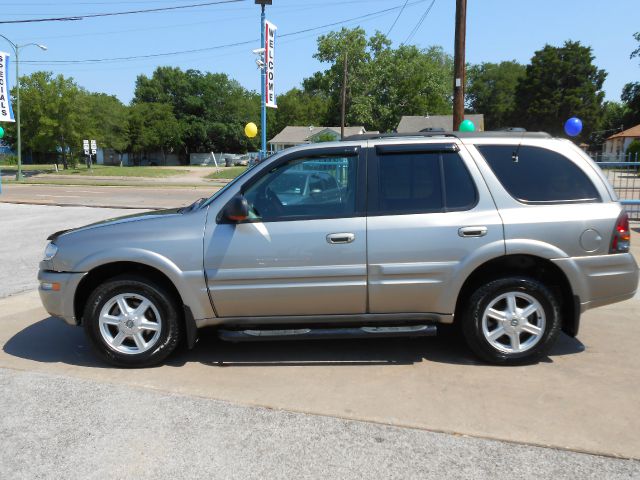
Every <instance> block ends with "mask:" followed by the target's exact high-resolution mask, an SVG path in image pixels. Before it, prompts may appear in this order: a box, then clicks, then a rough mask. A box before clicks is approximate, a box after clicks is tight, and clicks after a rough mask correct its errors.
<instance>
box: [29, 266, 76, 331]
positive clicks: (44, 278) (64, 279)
mask: <svg viewBox="0 0 640 480" xmlns="http://www.w3.org/2000/svg"><path fill="white" fill-rule="evenodd" d="M85 275H86V273H65V272H52V271H50V270H40V271H39V272H38V281H39V282H40V288H38V292H39V293H40V300H41V301H42V305H44V308H45V310H47V312H49V315H51V316H52V317H58V318H61V319H63V320H64V321H65V322H67V323H68V324H69V325H78V320H77V319H76V315H75V309H74V306H73V303H74V302H73V301H74V298H75V293H76V288H78V284H79V283H80V281H81V280H82V278H83V277H84V276H85ZM43 284H56V285H58V287H56V288H57V289H56V290H53V289H46V290H45V289H44V288H43Z"/></svg>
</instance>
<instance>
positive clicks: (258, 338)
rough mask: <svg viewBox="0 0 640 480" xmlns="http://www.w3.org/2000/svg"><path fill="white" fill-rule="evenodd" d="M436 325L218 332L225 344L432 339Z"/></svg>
mask: <svg viewBox="0 0 640 480" xmlns="http://www.w3.org/2000/svg"><path fill="white" fill-rule="evenodd" d="M436 333H437V327H436V326H435V325H410V326H396V327H360V328H297V329H290V330H225V329H219V330H218V337H220V339H221V340H224V341H225V342H264V341H274V340H315V339H318V340H331V339H340V338H388V337H432V336H434V335H435V334H436Z"/></svg>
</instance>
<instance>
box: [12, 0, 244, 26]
mask: <svg viewBox="0 0 640 480" xmlns="http://www.w3.org/2000/svg"><path fill="white" fill-rule="evenodd" d="M244 1H245V0H218V1H216V2H206V3H192V4H189V5H177V6H173V7H158V8H146V9H142V10H128V11H125V12H110V13H91V14H88V15H74V16H68V17H56V18H28V19H23V20H3V21H0V24H6V23H35V22H68V21H74V20H83V19H85V18H97V17H115V16H119V15H133V14H137V13H154V12H166V11H169V10H180V9H183V8H196V7H207V6H210V5H220V4H224V3H238V2H244Z"/></svg>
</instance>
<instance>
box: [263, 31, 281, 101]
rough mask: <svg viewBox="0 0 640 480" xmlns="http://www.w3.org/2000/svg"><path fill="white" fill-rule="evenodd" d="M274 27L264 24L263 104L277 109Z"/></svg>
mask: <svg viewBox="0 0 640 480" xmlns="http://www.w3.org/2000/svg"><path fill="white" fill-rule="evenodd" d="M277 29H278V27H276V26H275V25H274V24H273V23H271V22H269V21H266V22H265V32H264V33H265V35H264V62H265V67H264V68H265V69H266V73H267V79H266V85H265V87H266V88H265V95H266V97H267V98H266V99H265V100H266V101H265V104H266V106H267V107H271V108H278V105H276V89H275V68H274V67H275V64H274V62H275V58H276V55H275V53H276V48H275V45H276V30H277Z"/></svg>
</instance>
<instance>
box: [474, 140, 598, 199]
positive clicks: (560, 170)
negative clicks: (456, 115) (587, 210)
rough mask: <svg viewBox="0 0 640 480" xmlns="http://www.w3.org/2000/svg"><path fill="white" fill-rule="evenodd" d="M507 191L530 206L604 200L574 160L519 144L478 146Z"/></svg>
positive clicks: (549, 151) (546, 150)
mask: <svg viewBox="0 0 640 480" xmlns="http://www.w3.org/2000/svg"><path fill="white" fill-rule="evenodd" d="M476 148H477V149H478V150H479V151H480V153H481V154H482V155H483V156H484V158H485V159H486V161H487V163H488V164H489V166H490V167H491V169H492V170H493V172H494V173H495V174H496V176H497V177H498V180H500V182H501V183H502V185H503V186H504V188H505V189H506V190H507V191H508V192H509V193H510V194H511V196H513V197H514V198H516V199H518V200H520V201H522V202H528V203H546V202H571V201H586V202H595V201H600V195H599V194H598V191H597V190H596V188H595V187H594V186H593V183H591V180H589V178H587V176H586V175H585V174H584V172H582V170H580V169H579V168H578V167H577V166H576V165H575V164H574V163H573V162H572V161H571V160H569V159H568V158H566V157H564V156H563V155H560V154H559V153H556V152H554V151H552V150H548V149H546V148H540V147H530V146H521V147H520V148H519V149H518V154H517V160H516V159H515V158H514V154H515V151H516V148H517V146H516V145H477V146H476Z"/></svg>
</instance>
